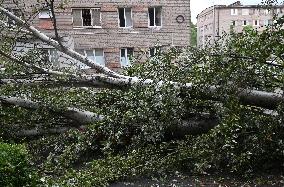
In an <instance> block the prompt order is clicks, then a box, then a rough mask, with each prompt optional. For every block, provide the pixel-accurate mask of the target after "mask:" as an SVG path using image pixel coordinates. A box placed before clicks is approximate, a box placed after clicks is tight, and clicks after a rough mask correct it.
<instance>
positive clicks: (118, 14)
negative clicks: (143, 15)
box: [117, 7, 133, 28]
mask: <svg viewBox="0 0 284 187" xmlns="http://www.w3.org/2000/svg"><path fill="white" fill-rule="evenodd" d="M127 8H128V9H130V15H131V26H126V16H125V15H126V14H125V9H127ZM119 9H123V15H124V25H125V27H121V26H120V19H119ZM117 14H118V27H119V28H133V15H132V8H131V7H119V8H118V9H117Z"/></svg>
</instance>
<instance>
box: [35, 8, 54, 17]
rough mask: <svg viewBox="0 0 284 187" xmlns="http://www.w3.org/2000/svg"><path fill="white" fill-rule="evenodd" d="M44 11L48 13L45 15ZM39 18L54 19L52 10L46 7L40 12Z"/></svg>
mask: <svg viewBox="0 0 284 187" xmlns="http://www.w3.org/2000/svg"><path fill="white" fill-rule="evenodd" d="M43 12H44V13H47V14H46V15H43ZM38 18H39V19H52V18H53V16H52V12H51V10H50V9H44V10H41V11H40V12H39V14H38Z"/></svg>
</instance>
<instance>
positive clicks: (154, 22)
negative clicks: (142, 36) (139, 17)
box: [148, 7, 162, 27]
mask: <svg viewBox="0 0 284 187" xmlns="http://www.w3.org/2000/svg"><path fill="white" fill-rule="evenodd" d="M148 13H149V25H150V26H152V27H154V26H162V9H161V8H159V7H154V8H149V9H148Z"/></svg>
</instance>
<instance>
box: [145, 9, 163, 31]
mask: <svg viewBox="0 0 284 187" xmlns="http://www.w3.org/2000/svg"><path fill="white" fill-rule="evenodd" d="M149 8H154V19H155V17H156V8H158V9H160V10H161V25H160V26H159V25H158V26H157V25H156V21H155V20H154V26H150V23H151V20H150V13H149ZM162 26H163V9H162V7H159V6H157V7H148V27H149V28H153V27H154V28H155V27H158V28H160V27H162Z"/></svg>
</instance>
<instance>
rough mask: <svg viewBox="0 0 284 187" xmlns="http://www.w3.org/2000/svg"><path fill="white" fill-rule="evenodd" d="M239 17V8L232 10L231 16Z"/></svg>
mask: <svg viewBox="0 0 284 187" xmlns="http://www.w3.org/2000/svg"><path fill="white" fill-rule="evenodd" d="M237 15H238V9H237V8H231V16H237Z"/></svg>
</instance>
